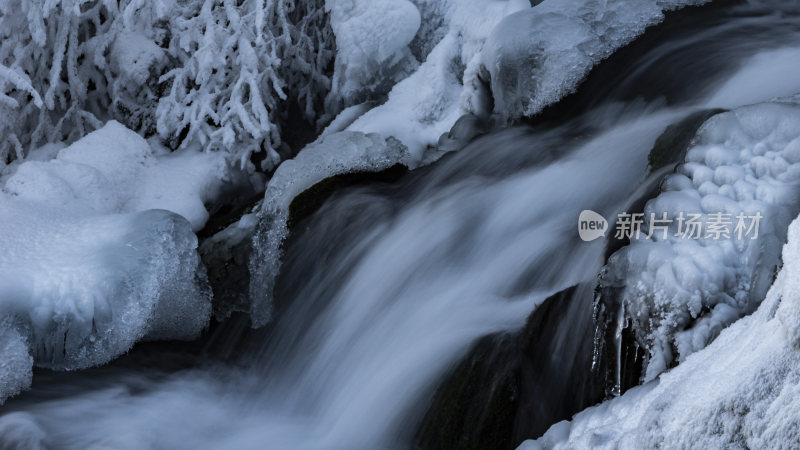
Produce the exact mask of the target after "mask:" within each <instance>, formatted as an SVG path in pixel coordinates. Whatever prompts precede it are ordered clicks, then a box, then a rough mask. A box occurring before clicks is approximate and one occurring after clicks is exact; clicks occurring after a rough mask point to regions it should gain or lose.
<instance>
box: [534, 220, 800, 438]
mask: <svg viewBox="0 0 800 450" xmlns="http://www.w3.org/2000/svg"><path fill="white" fill-rule="evenodd" d="M783 261H784V266H783V269H782V270H781V271H780V273H779V274H778V276H777V279H776V280H775V283H774V284H773V285H772V287H771V288H770V290H769V292H768V294H767V296H766V299H765V300H764V301H763V303H762V304H761V306H760V307H759V309H758V310H757V311H756V312H755V313H754V314H753V315H751V316H748V317H745V318H743V319H740V320H739V321H737V322H736V323H734V324H733V325H731V326H730V327H728V328H727V329H725V330H723V331H722V333H721V334H720V335H719V337H718V338H717V339H716V340H715V341H714V342H713V343H711V344H710V345H709V346H708V347H706V348H705V349H703V350H701V351H699V352H697V353H694V354H693V355H691V356H689V357H688V358H687V359H686V360H685V361H684V362H682V363H681V364H680V365H679V366H678V367H676V368H674V369H672V370H671V371H669V372H667V373H664V374H662V375H661V376H660V377H659V378H658V379H656V380H654V381H652V382H649V383H647V384H645V385H643V386H639V387H636V388H633V389H631V390H629V391H628V392H626V393H625V394H624V395H622V396H621V397H618V398H615V399H613V400H610V401H607V402H605V403H602V404H600V405H598V406H595V407H592V408H589V409H587V410H585V411H583V412H581V413H579V414H577V415H576V416H575V417H574V418H573V419H572V421H571V422H567V421H564V422H560V423H558V424H555V425H553V426H552V427H551V428H550V430H549V431H548V432H547V433H546V434H545V435H544V436H542V437H541V438H540V439H538V440H537V441H526V442H525V443H523V444H522V445H521V446H520V447H519V448H520V449H522V450H534V449H551V448H570V449H573V448H574V449H578V448H609V449H610V448H615V449H616V448H641V446H642V445H643V443H646V444H647V445H649V446H652V447H660V448H793V447H796V446H797V444H798V442H800V432H798V424H800V341H798V336H800V335H799V334H798V330H800V219H796V220H795V221H794V222H793V223H792V225H791V226H790V227H789V241H788V243H787V244H786V245H785V246H784V248H783Z"/></svg>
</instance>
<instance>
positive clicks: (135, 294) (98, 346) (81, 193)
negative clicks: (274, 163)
mask: <svg viewBox="0 0 800 450" xmlns="http://www.w3.org/2000/svg"><path fill="white" fill-rule="evenodd" d="M56 152H57V153H56ZM32 154H33V155H36V156H37V157H36V158H35V159H33V160H28V161H21V162H20V161H17V162H15V163H14V164H12V165H10V166H8V167H7V168H6V170H5V171H4V173H3V176H2V178H0V183H2V191H0V211H3V214H0V248H2V249H3V252H2V253H0V325H2V327H0V330H1V331H0V361H2V362H0V401H2V400H5V398H7V397H8V396H10V395H14V394H16V393H18V392H20V391H21V390H22V389H25V388H27V386H29V385H30V380H31V366H32V365H36V366H39V367H47V368H52V369H59V370H71V369H80V368H85V367H89V366H93V365H97V364H103V363H105V362H108V361H109V360H111V359H112V358H115V357H117V356H119V355H121V354H123V353H125V352H126V351H128V350H129V349H130V348H131V346H133V344H134V343H136V342H137V341H139V340H142V339H191V338H194V337H196V336H197V335H198V334H199V333H200V331H201V330H202V329H203V328H204V327H205V326H206V325H207V324H208V318H209V316H210V310H211V304H210V291H209V289H208V287H207V281H206V275H205V269H204V268H203V266H202V265H201V264H200V259H199V256H198V254H197V251H196V249H197V237H196V236H195V235H194V233H193V231H192V225H194V227H195V228H199V227H201V226H202V224H203V223H204V222H205V220H206V218H207V216H208V213H207V212H206V210H205V208H204V206H203V200H204V199H206V198H212V197H213V196H214V195H215V194H214V191H215V190H217V189H219V185H220V183H221V182H222V174H225V173H226V172H225V168H226V167H227V166H226V164H225V162H224V160H219V159H218V156H216V155H213V154H200V153H197V154H190V153H181V154H175V155H156V154H154V153H153V151H152V150H151V148H150V146H149V145H148V144H147V142H146V141H144V139H142V138H141V137H139V136H138V135H137V134H135V133H133V132H132V131H130V130H128V129H126V128H124V127H123V126H121V125H119V124H118V123H116V122H110V123H109V124H107V125H106V126H105V127H103V128H101V129H100V130H98V131H95V132H93V133H91V134H89V135H88V136H86V137H85V138H83V139H81V140H79V141H77V142H75V143H74V144H72V145H71V146H69V147H66V148H63V149H58V148H57V147H56V148H52V149H51V148H48V149H43V150H42V151H41V152H39V151H35V152H33V153H32ZM48 158H49V159H48ZM166 208H169V209H172V210H173V211H174V212H170V211H166V210H165V209H166ZM175 213H178V214H181V215H183V216H185V217H187V218H188V219H190V220H192V221H193V222H194V223H193V224H190V222H188V221H187V219H186V218H184V217H181V216H180V215H178V214H175Z"/></svg>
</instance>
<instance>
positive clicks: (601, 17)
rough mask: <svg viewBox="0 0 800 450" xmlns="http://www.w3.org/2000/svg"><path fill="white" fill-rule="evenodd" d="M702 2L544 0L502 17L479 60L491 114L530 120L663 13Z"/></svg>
mask: <svg viewBox="0 0 800 450" xmlns="http://www.w3.org/2000/svg"><path fill="white" fill-rule="evenodd" d="M705 2H706V0H658V1H653V0H633V1H630V0H545V1H543V2H542V3H540V4H539V5H537V6H535V7H534V8H530V9H525V10H522V11H520V12H517V13H515V14H512V15H510V16H508V17H506V18H505V19H504V20H503V21H502V22H500V23H499V24H498V25H497V26H496V27H495V29H494V31H493V32H492V34H491V36H490V37H489V39H488V40H487V42H486V47H485V48H484V51H483V52H482V54H481V57H482V61H483V64H484V65H485V67H486V68H487V69H488V71H489V74H490V75H491V86H492V94H493V95H494V100H495V105H494V111H495V112H496V113H498V114H500V115H501V116H504V117H507V118H511V119H514V118H519V117H522V116H532V115H535V114H536V113H538V112H539V111H541V110H542V109H543V108H544V107H545V106H547V105H550V104H552V103H555V102H557V101H558V100H560V99H561V98H562V97H564V96H565V95H567V94H569V93H571V92H573V91H574V90H575V89H576V88H577V87H578V85H579V83H580V82H581V81H582V80H583V78H584V77H585V76H586V75H587V74H588V73H589V71H590V70H591V68H592V67H593V66H594V65H595V64H597V63H599V62H600V61H602V60H603V59H605V58H607V57H608V56H610V55H611V54H612V53H613V52H614V51H615V50H616V49H618V48H620V47H622V46H624V45H626V44H628V43H629V42H631V41H633V40H634V39H635V38H636V37H638V36H639V35H641V34H642V33H643V32H644V30H645V29H646V28H647V27H649V26H651V25H654V24H657V23H659V22H661V21H662V20H663V18H664V14H663V11H664V10H671V9H677V8H680V7H683V6H687V5H697V4H702V3H705ZM512 30H513V31H512Z"/></svg>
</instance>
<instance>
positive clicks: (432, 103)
mask: <svg viewBox="0 0 800 450" xmlns="http://www.w3.org/2000/svg"><path fill="white" fill-rule="evenodd" d="M421 3H425V2H421ZM438 8H439V9H442V10H444V12H443V13H442V14H443V16H444V18H443V19H442V21H443V24H442V26H441V27H440V28H439V29H446V33H440V32H439V31H429V32H428V34H432V35H434V36H430V37H428V38H427V39H435V38H436V37H438V35H439V34H443V37H442V38H441V40H439V41H438V43H437V44H436V45H435V46H434V47H433V49H432V50H431V51H430V53H429V54H428V55H427V58H426V59H425V61H424V62H423V63H422V64H421V65H420V66H419V68H417V70H416V71H415V72H414V73H413V74H411V75H410V76H409V77H408V78H406V79H404V80H403V81H401V82H399V83H397V84H396V85H394V87H393V88H392V90H391V91H390V92H389V98H388V100H387V101H386V102H385V103H384V104H382V105H381V106H378V107H376V108H373V109H372V110H370V111H369V112H367V113H366V114H364V115H362V116H361V117H360V118H359V119H358V120H356V121H355V122H353V123H352V124H351V125H350V126H349V127H348V129H349V130H352V131H361V132H364V133H380V134H381V135H383V136H384V137H388V136H392V137H395V138H397V139H399V140H400V141H401V142H403V144H404V145H406V146H407V147H408V149H409V153H410V154H411V156H412V157H413V160H412V163H413V164H412V166H415V165H417V164H419V163H420V162H421V161H422V159H423V154H424V152H425V150H426V149H427V148H428V147H429V146H434V145H436V143H437V142H438V140H439V137H440V136H441V135H442V134H443V133H445V132H447V131H448V130H449V129H450V127H451V126H453V124H454V123H455V122H456V120H457V119H458V118H459V117H460V116H462V115H463V114H467V113H475V114H477V115H483V113H484V110H485V109H486V105H485V104H486V103H487V102H486V101H485V99H484V98H483V97H482V95H483V96H484V97H485V95H484V94H485V92H484V90H485V89H483V87H482V86H481V82H480V80H479V79H478V73H479V71H480V57H479V54H480V52H481V50H482V48H483V44H484V42H485V41H486V38H487V37H488V36H489V34H490V33H491V31H492V29H494V27H495V25H496V24H497V23H499V22H500V20H501V19H502V18H503V17H505V16H506V15H508V14H511V13H513V12H515V11H518V10H520V9H523V8H530V3H529V2H527V1H520V0H508V1H479V0H449V1H447V2H444V3H443V4H442V5H440V6H438ZM437 30H438V29H437Z"/></svg>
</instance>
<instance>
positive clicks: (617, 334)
mask: <svg viewBox="0 0 800 450" xmlns="http://www.w3.org/2000/svg"><path fill="white" fill-rule="evenodd" d="M625 322H626V320H625V304H624V303H621V304H620V305H619V309H618V310H617V328H616V329H615V330H614V343H615V344H616V346H617V367H616V371H615V374H614V375H615V379H614V388H613V389H612V390H611V394H612V395H614V396H615V397H619V396H620V395H621V394H622V330H624V329H625Z"/></svg>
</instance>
